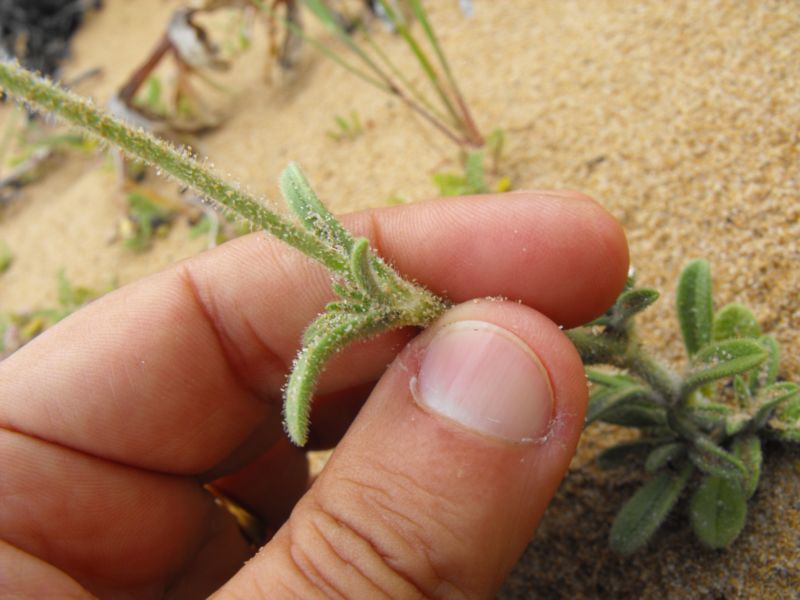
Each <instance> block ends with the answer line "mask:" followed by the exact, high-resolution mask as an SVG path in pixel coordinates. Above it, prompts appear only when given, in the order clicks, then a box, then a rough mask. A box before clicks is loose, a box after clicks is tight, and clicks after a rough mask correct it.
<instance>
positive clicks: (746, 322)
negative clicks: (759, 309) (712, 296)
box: [711, 302, 761, 342]
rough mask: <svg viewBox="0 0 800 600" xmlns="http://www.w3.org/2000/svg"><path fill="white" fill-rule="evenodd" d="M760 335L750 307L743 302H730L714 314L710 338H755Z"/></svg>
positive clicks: (717, 339) (758, 326)
mask: <svg viewBox="0 0 800 600" xmlns="http://www.w3.org/2000/svg"><path fill="white" fill-rule="evenodd" d="M760 335H761V326H760V325H759V324H758V321H756V318H755V316H754V315H753V313H752V312H751V311H750V309H749V308H747V307H746V306H744V305H743V304H739V303H737V302H732V303H731V304H727V305H725V306H723V307H722V308H721V309H719V310H718V311H717V314H715V315H714V324H713V326H712V331H711V338H712V339H713V340H715V341H718V342H719V341H722V340H730V339H737V338H757V337H759V336H760Z"/></svg>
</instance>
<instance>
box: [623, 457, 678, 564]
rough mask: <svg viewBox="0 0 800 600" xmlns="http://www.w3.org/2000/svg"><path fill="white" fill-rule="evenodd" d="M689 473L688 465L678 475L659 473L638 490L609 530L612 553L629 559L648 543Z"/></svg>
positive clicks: (668, 511) (665, 516) (673, 504)
mask: <svg viewBox="0 0 800 600" xmlns="http://www.w3.org/2000/svg"><path fill="white" fill-rule="evenodd" d="M692 470H693V467H692V465H691V464H685V465H684V466H683V467H682V468H681V470H680V471H679V472H677V473H673V472H662V473H660V474H658V475H656V476H655V477H653V478H652V479H651V480H650V481H648V482H647V483H645V484H644V485H643V486H642V487H640V488H639V490H638V491H637V492H636V493H635V494H634V495H633V496H632V497H631V499H630V500H628V502H626V503H625V506H623V507H622V510H620V511H619V513H618V514H617V517H616V518H615V519H614V524H613V525H612V526H611V536H610V537H611V539H610V545H611V549H612V550H613V551H614V552H616V553H617V554H621V555H622V556H629V555H631V554H633V553H634V552H636V551H637V550H638V549H639V548H641V547H642V546H644V545H645V544H646V543H647V542H648V541H649V540H650V538H651V537H652V536H653V534H654V533H655V532H656V530H657V529H658V528H659V527H660V526H661V523H663V522H664V519H666V518H667V515H668V514H669V513H670V511H671V510H672V507H673V506H675V503H676V502H677V501H678V498H679V497H680V495H681V492H682V491H683V489H684V488H685V487H686V483H687V482H688V481H689V477H690V476H691V474H692Z"/></svg>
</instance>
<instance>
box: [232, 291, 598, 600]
mask: <svg viewBox="0 0 800 600" xmlns="http://www.w3.org/2000/svg"><path fill="white" fill-rule="evenodd" d="M585 406H586V383H585V377H584V374H583V367H582V365H581V362H580V359H579V357H578V355H577V352H576V351H575V349H574V348H573V347H572V344H571V343H570V342H569V340H568V339H567V338H566V336H564V335H563V333H562V332H561V331H560V330H559V328H558V327H557V326H556V325H555V324H554V323H553V322H551V321H550V320H549V319H547V318H546V317H544V316H543V315H541V314H540V313H538V312H536V311H534V310H532V309H530V308H527V307H525V306H521V305H519V304H515V303H511V302H499V301H490V300H485V301H478V302H471V303H468V304H463V305H460V306H458V307H456V308H454V309H452V310H451V311H449V312H448V313H447V314H446V315H445V316H444V317H442V318H441V319H440V320H439V321H438V322H437V323H435V324H434V325H433V326H432V327H431V328H429V329H428V330H427V331H425V332H424V333H423V334H422V335H420V336H419V337H417V338H416V339H414V340H413V341H412V342H411V343H410V344H409V345H408V346H407V347H406V348H405V349H404V350H403V351H402V352H401V354H400V355H399V356H398V358H397V359H396V360H395V361H394V363H393V364H392V365H391V366H390V367H389V369H388V370H387V372H386V373H385V375H384V376H383V378H382V379H381V381H380V382H379V384H378V386H377V387H376V388H375V390H374V391H373V393H372V395H371V396H370V398H369V400H368V401H367V403H366V404H365V406H364V408H363V409H362V411H361V413H360V414H359V416H358V418H357V419H356V421H355V422H354V423H353V425H352V426H351V428H350V430H349V431H348V433H347V435H346V436H345V438H344V439H343V441H342V442H341V443H340V445H339V446H338V447H337V449H336V451H335V452H334V454H333V456H332V458H331V460H330V462H329V463H328V465H327V466H326V468H325V469H324V470H323V472H322V473H321V475H320V476H319V478H318V479H317V481H316V482H315V483H314V485H313V486H312V487H311V489H310V490H309V491H308V492H307V493H306V495H305V496H304V497H303V498H302V500H301V501H300V502H299V503H298V504H297V506H296V507H295V510H294V512H293V513H292V516H291V518H290V519H289V521H288V522H287V523H286V524H285V525H284V527H283V528H282V529H281V530H280V531H279V532H278V533H277V535H276V536H275V537H274V539H273V540H272V541H271V542H270V543H269V544H268V545H267V546H266V547H265V548H264V549H262V551H261V552H260V553H259V554H258V555H257V556H256V557H255V558H254V559H253V560H251V561H250V562H249V563H248V564H247V565H246V566H245V567H244V568H243V569H242V570H241V571H240V572H239V574H237V576H236V577H234V578H233V579H232V580H231V581H230V582H229V583H228V584H227V586H226V587H224V588H223V589H222V590H221V591H220V594H221V595H222V596H223V597H225V596H230V597H236V598H243V597H254V594H261V596H263V597H265V598H266V597H268V598H283V597H298V598H316V597H337V598H339V597H344V598H380V597H389V598H419V597H434V598H486V597H490V596H491V595H492V594H493V593H494V592H495V591H496V590H497V588H499V586H500V585H501V584H502V582H503V580H504V578H505V576H506V575H507V573H508V572H509V571H510V569H511V567H512V566H513V565H514V563H515V562H516V560H517V559H518V557H519V555H520V554H521V553H522V551H523V549H524V547H525V545H526V543H527V542H528V541H529V540H530V538H531V536H532V535H533V532H534V530H535V528H536V524H537V523H538V521H539V518H540V517H541V515H542V513H543V512H544V510H545V507H546V506H547V504H548V502H549V501H550V499H551V497H552V495H553V493H554V492H555V490H556V488H557V486H558V484H559V482H560V481H561V479H562V477H563V475H564V473H565V472H566V469H567V466H568V465H569V462H570V459H571V458H572V456H573V454H574V452H575V447H576V445H577V442H578V437H579V435H580V431H581V427H582V424H583V416H584V411H585Z"/></svg>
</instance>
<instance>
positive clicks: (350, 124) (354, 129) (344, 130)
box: [325, 110, 364, 142]
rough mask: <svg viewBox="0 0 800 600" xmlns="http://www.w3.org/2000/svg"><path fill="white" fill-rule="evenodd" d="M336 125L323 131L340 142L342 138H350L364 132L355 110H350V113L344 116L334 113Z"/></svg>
mask: <svg viewBox="0 0 800 600" xmlns="http://www.w3.org/2000/svg"><path fill="white" fill-rule="evenodd" d="M333 121H334V123H335V124H336V127H335V128H334V129H329V130H328V131H326V132H325V135H327V136H328V137H329V138H330V139H332V140H334V141H336V142H341V141H343V140H352V139H355V138H357V137H358V136H360V135H361V134H362V133H364V127H363V126H362V125H361V119H360V118H359V116H358V112H356V111H355V110H353V111H350V115H349V116H348V117H347V118H345V117H343V116H341V115H336V116H334V118H333Z"/></svg>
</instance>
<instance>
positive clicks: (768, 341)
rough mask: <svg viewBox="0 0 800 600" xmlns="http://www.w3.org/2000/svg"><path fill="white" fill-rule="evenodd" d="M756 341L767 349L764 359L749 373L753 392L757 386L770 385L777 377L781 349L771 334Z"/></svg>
mask: <svg viewBox="0 0 800 600" xmlns="http://www.w3.org/2000/svg"><path fill="white" fill-rule="evenodd" d="M758 343H759V344H761V347H762V348H764V350H766V351H767V355H768V356H767V360H765V361H764V362H763V363H762V365H761V366H760V367H759V368H758V370H757V371H753V372H752V373H751V374H750V391H751V392H755V391H756V390H757V389H758V388H759V387H765V386H768V385H772V384H773V383H775V381H776V380H777V379H778V367H779V366H780V360H781V349H780V347H779V346H778V342H777V340H776V339H775V338H774V337H772V336H771V335H763V336H761V337H760V338H758Z"/></svg>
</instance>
